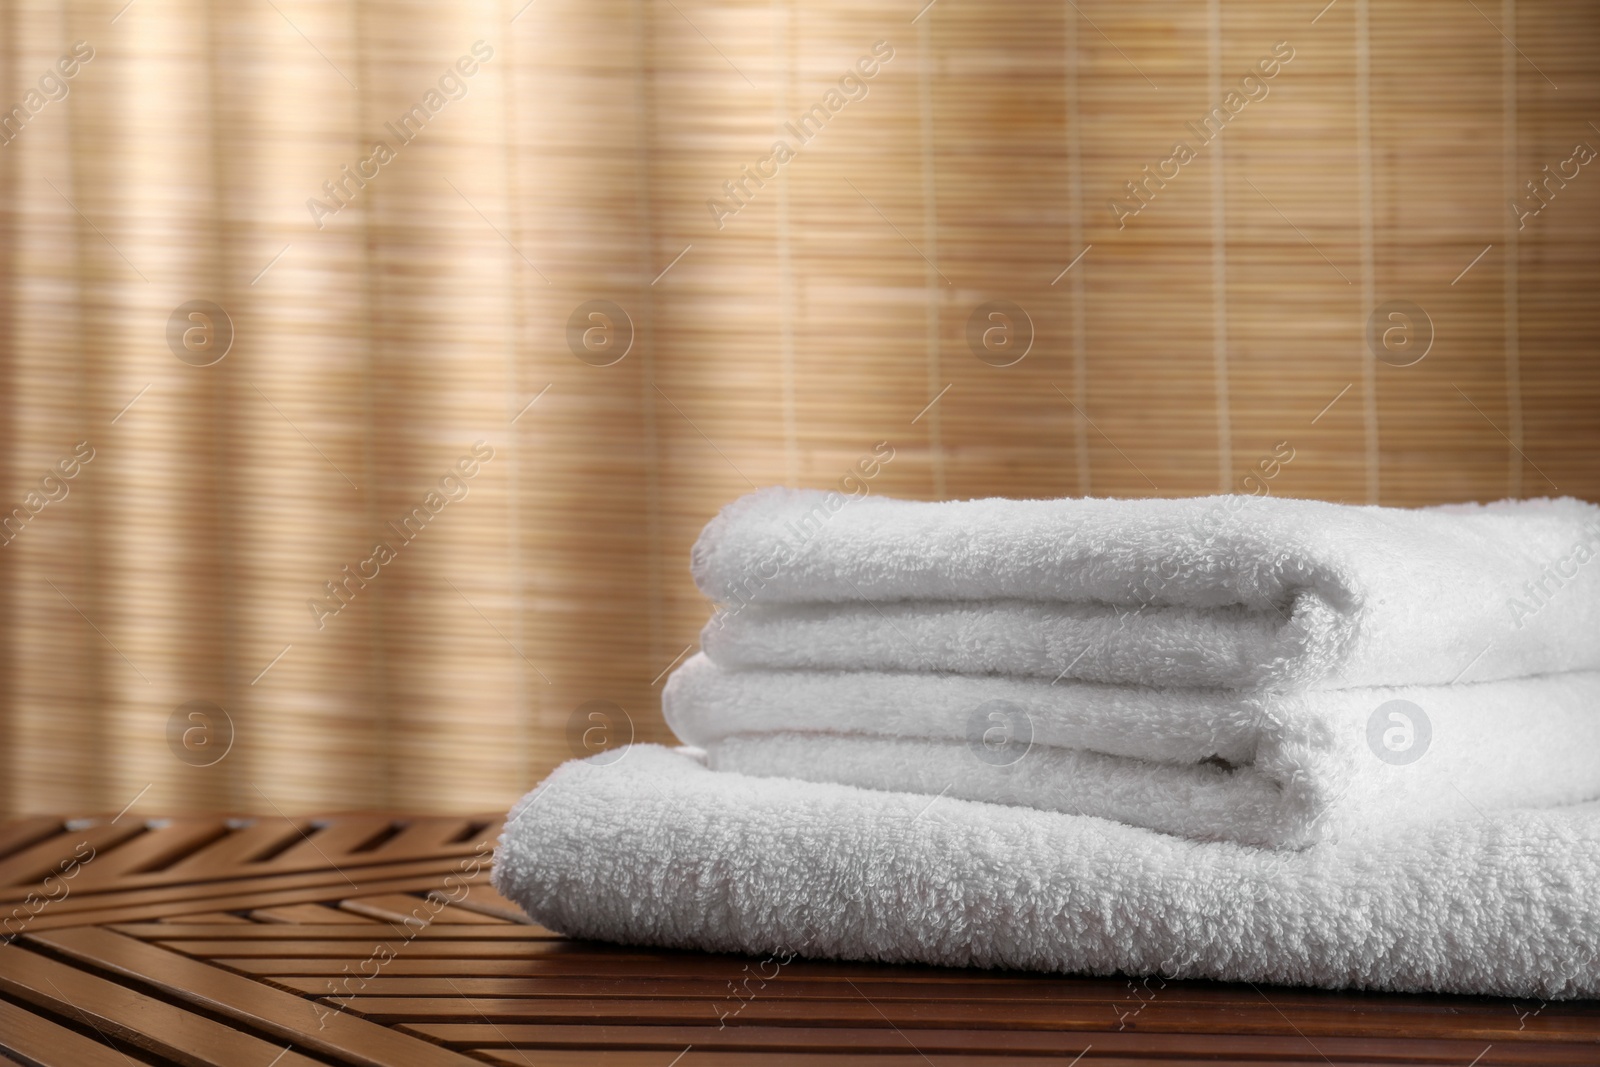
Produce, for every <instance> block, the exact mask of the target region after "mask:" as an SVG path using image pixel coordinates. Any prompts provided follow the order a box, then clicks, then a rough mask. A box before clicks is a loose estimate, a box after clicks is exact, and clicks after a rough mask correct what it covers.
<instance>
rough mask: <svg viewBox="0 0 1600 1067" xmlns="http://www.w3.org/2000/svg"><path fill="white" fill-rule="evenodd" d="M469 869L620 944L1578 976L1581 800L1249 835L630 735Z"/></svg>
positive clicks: (1269, 969)
mask: <svg viewBox="0 0 1600 1067" xmlns="http://www.w3.org/2000/svg"><path fill="white" fill-rule="evenodd" d="M493 880H494V885H495V888H496V889H498V890H499V891H500V892H501V893H503V894H505V895H506V896H508V897H510V898H511V899H512V900H514V901H516V902H517V903H518V904H520V905H521V906H522V907H523V908H524V909H526V910H527V912H528V914H529V915H530V916H532V917H533V919H534V920H535V921H537V922H540V923H543V924H544V925H545V926H548V927H551V928H552V929H555V930H558V931H560V932H562V933H565V934H568V935H571V936H574V937H585V938H599V939H602V940H608V941H622V942H629V943H635V944H645V945H658V946H666V947H674V948H701V949H707V950H711V951H726V952H743V953H749V954H751V955H758V954H766V953H773V952H786V953H798V954H801V955H805V956H811V957H824V958H830V957H831V958H839V959H857V960H878V961H884V962H899V963H911V962H916V963H929V964H943V965H953V966H969V965H975V966H980V967H1008V968H1018V969H1023V970H1037V971H1067V972H1079V973H1089V974H1112V973H1124V974H1134V975H1138V974H1154V973H1160V974H1163V975H1165V976H1167V977H1191V978H1215V979H1222V980H1226V981H1249V982H1276V983H1284V984H1295V985H1315V986H1328V987H1346V986H1356V987H1367V988H1373V989H1385V990H1395V991H1432V992H1446V993H1478V994H1495V995H1501V996H1518V997H1542V998H1550V999H1554V998H1568V997H1593V996H1597V995H1600V804H1585V805H1580V806H1576V807H1570V808H1553V809H1543V810H1537V811H1526V810H1519V811H1509V812H1498V813H1492V814H1490V815H1488V816H1485V817H1476V816H1475V817H1473V818H1471V819H1466V820H1461V821H1457V822H1445V823H1439V824H1437V825H1435V826H1434V827H1432V828H1431V829H1430V830H1429V832H1428V833H1426V834H1419V833H1416V832H1414V830H1413V829H1412V828H1410V827H1405V826H1385V825H1381V824H1380V825H1374V826H1372V827H1371V828H1370V831H1369V832H1368V833H1367V834H1365V835H1363V836H1362V837H1360V838H1358V839H1349V840H1346V841H1343V842H1339V843H1336V844H1329V845H1321V846H1317V847H1314V848H1311V849H1307V850H1305V851H1302V852H1293V851H1273V850H1263V849H1253V848H1248V847H1245V846H1241V845H1235V844H1231V843H1225V842H1211V843H1201V842H1195V841H1188V840H1185V839H1183V838H1178V837H1170V836H1167V835H1163V834H1157V833H1152V832H1151V831H1148V830H1141V829H1137V828H1134V827H1128V826H1122V825H1120V824H1117V823H1113V822H1108V821H1106V820H1103V819H1095V818H1089V817H1085V816H1078V815H1061V814H1057V813H1054V812H1043V811H1031V810H1027V809H1018V808H1002V807H999V806H996V805H992V804H982V803H976V802H972V801H966V800H956V799H951V798H949V797H944V798H940V799H938V800H937V801H936V802H935V803H933V804H931V805H930V804H929V798H928V797H925V796H914V795H910V794H905V793H885V792H875V791H871V790H862V789H853V788H850V787H848V786H840V785H823V784H815V783H810V782H796V781H792V780H787V779H760V778H750V777H746V776H744V775H739V774H726V773H716V772H712V771H708V770H706V769H705V768H704V767H702V766H701V765H700V764H699V763H697V762H696V761H694V760H693V759H690V758H687V757H686V756H684V755H681V754H677V753H673V752H669V751H667V750H664V749H661V748H659V747H656V746H634V747H632V748H630V749H628V750H627V751H626V752H625V753H623V754H622V756H621V757H620V758H618V756H617V754H616V753H608V754H607V757H606V759H605V760H604V761H603V762H600V763H595V762H588V761H574V762H571V763H567V764H565V765H563V766H562V767H560V768H558V769H557V770H556V771H555V773H553V774H552V775H551V776H550V778H549V779H548V780H546V781H545V783H544V784H543V785H541V786H540V787H539V788H538V789H537V790H535V791H534V792H532V793H530V794H528V796H526V797H524V798H523V800H522V801H521V802H519V803H518V805H517V806H516V807H515V808H514V809H513V810H512V812H511V815H510V818H509V820H508V822H507V824H506V829H505V832H504V834H503V835H502V837H501V839H500V848H499V849H498V851H497V852H496V854H495V869H494V878H493Z"/></svg>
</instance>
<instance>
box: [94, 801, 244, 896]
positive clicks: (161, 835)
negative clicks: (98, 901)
mask: <svg viewBox="0 0 1600 1067" xmlns="http://www.w3.org/2000/svg"><path fill="white" fill-rule="evenodd" d="M225 834H226V830H225V829H224V828H223V827H221V826H219V825H218V824H217V820H215V819H204V820H197V821H184V822H171V823H167V824H165V825H161V824H154V823H146V829H145V832H144V833H142V834H140V835H139V836H138V837H135V838H133V839H132V840H129V841H127V842H125V843H123V844H119V845H117V846H116V847H114V848H108V849H106V850H105V851H104V852H103V853H102V854H100V855H97V856H95V858H94V860H93V861H92V862H90V863H88V864H85V865H84V867H83V871H82V872H81V873H80V874H79V875H78V876H77V878H75V879H74V880H73V885H72V891H73V892H74V893H92V892H94V891H95V890H97V889H100V888H102V887H105V886H108V885H110V884H112V883H116V884H117V885H118V886H119V887H120V886H122V885H126V884H128V882H129V881H130V879H129V878H128V877H127V876H128V875H130V874H131V873H132V872H134V871H136V870H138V869H139V868H141V867H147V866H151V865H154V864H162V865H163V866H165V865H166V864H163V861H176V860H178V859H180V858H182V857H185V856H188V855H191V854H193V853H195V852H196V851H198V850H199V849H200V846H202V845H204V844H208V843H210V842H212V841H216V840H218V839H220V838H221V837H223V836H224V835H225Z"/></svg>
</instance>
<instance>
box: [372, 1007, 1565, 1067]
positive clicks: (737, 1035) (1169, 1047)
mask: <svg viewBox="0 0 1600 1067" xmlns="http://www.w3.org/2000/svg"><path fill="white" fill-rule="evenodd" d="M708 1022H709V1024H708V1025H704V1026H682V1025H670V1026H628V1025H612V1026H552V1025H543V1026H541V1025H526V1024H518V1023H504V1022H500V1021H498V1020H496V1021H495V1022H494V1023H493V1024H492V1025H491V1024H489V1023H485V1022H481V1021H480V1022H477V1023H414V1024H407V1025H405V1026H404V1027H402V1029H404V1030H406V1031H408V1032H412V1033H417V1034H421V1035H424V1036H427V1037H431V1038H433V1039H435V1040H438V1041H442V1042H445V1043H446V1044H449V1045H451V1046H453V1047H460V1048H500V1049H506V1048H509V1047H511V1046H515V1047H517V1048H519V1049H523V1050H529V1051H532V1052H533V1053H534V1059H535V1061H536V1062H537V1059H538V1053H539V1051H540V1050H543V1049H547V1048H568V1049H586V1048H608V1049H657V1050H660V1051H662V1052H666V1053H667V1054H668V1056H667V1059H669V1060H670V1059H671V1055H672V1053H675V1052H678V1051H680V1050H682V1049H684V1048H686V1047H693V1048H696V1049H720V1050H723V1051H728V1052H731V1051H736V1050H743V1051H746V1052H761V1053H763V1054H764V1053H766V1052H768V1051H784V1052H832V1053H873V1054H877V1053H899V1052H906V1051H916V1052H920V1053H922V1054H923V1055H926V1056H957V1057H964V1056H967V1055H972V1054H984V1053H989V1054H994V1053H1004V1052H1011V1053H1021V1054H1026V1055H1028V1056H1041V1055H1044V1056H1059V1057H1061V1058H1062V1062H1065V1061H1069V1060H1071V1059H1072V1057H1073V1056H1075V1055H1077V1054H1078V1053H1080V1052H1083V1051H1084V1050H1085V1049H1086V1048H1090V1047H1091V1046H1092V1053H1091V1054H1090V1055H1089V1056H1087V1057H1085V1060H1084V1061H1083V1062H1084V1067H1091V1065H1093V1064H1095V1063H1097V1062H1099V1063H1106V1062H1109V1063H1113V1064H1120V1063H1121V1057H1123V1056H1130V1055H1135V1056H1137V1055H1145V1056H1151V1057H1154V1056H1157V1055H1163V1056H1166V1057H1168V1059H1166V1061H1165V1062H1168V1063H1172V1062H1184V1061H1185V1057H1187V1058H1188V1059H1193V1060H1196V1061H1199V1060H1201V1059H1204V1060H1208V1061H1211V1062H1216V1061H1222V1062H1226V1063H1241V1062H1242V1063H1255V1062H1259V1061H1262V1060H1265V1061H1267V1062H1269V1063H1271V1062H1282V1061H1284V1060H1288V1061H1289V1062H1302V1061H1304V1062H1317V1063H1323V1062H1327V1061H1328V1060H1333V1061H1334V1062H1339V1060H1341V1059H1342V1060H1343V1061H1345V1062H1349V1061H1351V1060H1354V1061H1356V1062H1358V1063H1368V1064H1373V1063H1408V1062H1409V1063H1416V1062H1436V1063H1450V1064H1456V1065H1460V1067H1466V1065H1467V1064H1469V1063H1471V1062H1472V1059H1473V1058H1474V1057H1475V1056H1477V1055H1478V1054H1479V1053H1481V1052H1483V1050H1484V1047H1485V1046H1486V1045H1488V1044H1489V1042H1486V1041H1442V1040H1438V1039H1426V1040H1420V1041H1416V1042H1413V1041H1407V1042H1404V1043H1400V1042H1396V1041H1394V1040H1393V1039H1391V1038H1370V1037H1341V1036H1336V1037H1312V1038H1309V1039H1308V1038H1306V1037H1301V1036H1299V1035H1295V1034H1293V1033H1290V1034H1289V1035H1287V1036H1282V1035H1248V1034H1246V1035H1235V1034H1226V1033H1214V1032H1210V1031H1207V1032H1206V1033H1205V1034H1204V1036H1203V1037H1200V1038H1197V1036H1196V1035H1195V1034H1193V1033H1182V1034H1160V1033H1140V1032H1137V1031H1116V1030H1102V1031H1082V1032H1078V1033H1051V1032H1041V1031H1027V1030H957V1029H938V1030H923V1029H907V1028H905V1027H901V1028H900V1029H898V1030H896V1029H894V1028H892V1027H888V1026H878V1027H828V1026H814V1027H805V1026H764V1027H762V1026H728V1027H725V1028H723V1029H720V1030H719V1029H718V1028H717V1027H716V1025H715V1022H716V1020H715V1018H714V1017H713V1018H712V1019H710V1020H709V1021H708ZM1414 1046H1418V1047H1415V1048H1414V1052H1408V1051H1407V1050H1408V1049H1413V1047H1414ZM1501 1049H1502V1046H1500V1045H1495V1046H1494V1052H1495V1053H1496V1054H1497V1055H1496V1057H1495V1058H1493V1059H1489V1060H1488V1063H1487V1064H1485V1063H1483V1062H1482V1061H1480V1064H1479V1067H1488V1064H1493V1065H1494V1067H1500V1065H1501V1064H1508V1063H1517V1062H1519V1060H1520V1062H1524V1063H1530V1062H1531V1063H1561V1064H1574V1065H1576V1064H1582V1065H1584V1067H1594V1064H1595V1062H1596V1061H1595V1054H1594V1048H1593V1046H1579V1045H1540V1046H1523V1047H1522V1048H1517V1047H1515V1046H1512V1047H1511V1048H1509V1049H1508V1050H1507V1052H1506V1054H1504V1055H1498V1054H1499V1053H1501ZM1113 1057H1115V1058H1113ZM1325 1058H1326V1059H1325ZM956 1062H963V1061H962V1060H957V1061H956ZM1024 1062H1027V1061H1024Z"/></svg>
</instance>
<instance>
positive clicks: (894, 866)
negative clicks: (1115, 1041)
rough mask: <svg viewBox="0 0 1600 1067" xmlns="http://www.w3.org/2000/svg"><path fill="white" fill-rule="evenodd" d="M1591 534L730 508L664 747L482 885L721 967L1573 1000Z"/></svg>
mask: <svg viewBox="0 0 1600 1067" xmlns="http://www.w3.org/2000/svg"><path fill="white" fill-rule="evenodd" d="M1596 556H1600V509H1597V508H1596V507H1594V506H1593V505H1590V504H1586V503H1582V502H1579V501H1574V500H1570V499H1564V500H1553V501H1552V500H1533V501H1513V502H1505V503H1501V504H1494V505H1489V506H1478V505H1459V506H1449V507H1436V508H1426V509H1417V510H1402V509H1389V508H1373V507H1348V506H1342V505H1336V504H1329V503H1323V502H1319V501H1303V500H1282V499H1271V498H1256V497H1211V498H1203V499H1188V500H1126V501H1124V500H1092V499H1084V500H1031V501H1029V500H973V501H959V502H946V503H919V502H908V501H896V500H889V499H884V498H880V497H867V498H864V499H851V498H846V497H842V496H840V495H839V494H836V493H823V492H815V491H791V490H781V489H774V490H765V491H762V492H758V493H755V494H752V495H750V496H747V497H745V498H743V499H741V500H739V501H737V502H735V503H733V504H731V505H729V506H728V507H727V508H725V509H724V510H723V511H722V513H721V514H720V515H718V516H717V517H716V518H715V519H714V520H713V521H712V522H711V523H710V525H708V526H707V527H706V529H705V531H704V533H703V534H702V535H701V537H700V540H699V542H698V543H697V544H696V545H695V548H694V553H693V571H694V576H695V580H696V582H697V583H698V584H699V586H700V588H701V589H702V590H703V591H704V592H705V593H706V594H707V595H708V596H710V597H711V598H712V599H713V600H714V601H716V602H717V604H718V607H717V610H716V612H715V614H714V615H713V617H712V619H711V622H710V623H709V624H708V625H707V626H706V628H705V630H704V631H703V633H702V635H701V646H702V652H701V653H700V654H699V655H696V656H695V657H693V658H692V659H691V660H689V661H688V662H686V663H685V664H684V665H683V666H682V667H680V668H679V669H678V670H677V672H676V673H675V674H674V675H673V676H672V678H671V679H670V681H669V682H668V685H667V689H666V694H665V697H664V709H665V713H666V717H667V721H668V723H669V724H670V725H671V727H672V729H673V730H674V732H675V733H676V734H677V736H678V737H679V739H680V740H682V741H683V742H684V744H685V745H686V746H690V747H688V748H685V749H680V750H677V751H668V750H666V749H661V748H658V747H655V746H636V747H635V748H634V749H632V750H630V751H629V752H628V753H627V754H626V757H625V758H622V759H617V758H616V755H615V754H608V757H607V758H606V759H605V760H603V761H596V762H593V763H588V762H582V761H578V762H574V763H571V764H568V765H566V766H565V767H562V768H560V769H558V770H557V771H556V772H555V774H553V775H552V776H551V778H550V779H548V780H547V781H546V783H545V784H544V785H542V786H541V787H540V788H539V789H538V790H535V791H534V792H533V793H531V794H529V796H528V797H526V798H524V800H523V801H522V802H521V803H520V804H519V806H518V807H517V808H516V809H514V810H513V812H512V815H511V818H510V820H509V821H508V829H507V831H506V833H505V835H504V837H503V839H502V848H501V851H500V854H499V858H498V861H497V868H496V884H497V885H498V886H499V887H500V889H501V891H502V892H504V893H506V894H507V895H508V896H511V897H513V898H514V899H516V900H518V901H519V902H521V903H522V904H523V905H524V907H526V908H527V909H528V910H529V912H530V914H532V915H533V916H534V918H536V919H538V920H539V921H540V922H543V923H545V924H546V925H549V926H553V927H555V928H558V929H561V930H563V931H565V932H568V933H571V934H574V935H578V936H589V937H599V938H605V939H611V940H619V941H631V942H638V943H647V944H658V945H669V946H680V947H682V946H697V947H703V948H709V949H718V950H733V951H743V952H751V953H768V952H797V953H800V954H805V955H813V956H829V957H838V958H856V959H877V960H887V961H918V962H927V963H939V964H974V965H983V966H1004V967H1015V968H1025V969H1036V970H1059V971H1068V972H1080V973H1082V972H1088V973H1102V974H1103V973H1112V972H1123V973H1130V974H1151V973H1160V974H1163V975H1166V976H1169V977H1171V976H1177V977H1212V978H1220V979H1229V980H1248V981H1272V982H1283V983H1295V984H1313V985H1322V986H1334V987H1339V986H1358V987H1368V988H1381V989H1394V990H1432V991H1442V992H1480V993H1499V994H1505V995H1517V996H1529V995H1532V996H1542V997H1558V996H1567V997H1571V996H1594V995H1596V994H1600V803H1596V802H1595V801H1596V798H1600V560H1597V559H1596Z"/></svg>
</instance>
